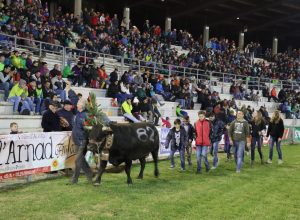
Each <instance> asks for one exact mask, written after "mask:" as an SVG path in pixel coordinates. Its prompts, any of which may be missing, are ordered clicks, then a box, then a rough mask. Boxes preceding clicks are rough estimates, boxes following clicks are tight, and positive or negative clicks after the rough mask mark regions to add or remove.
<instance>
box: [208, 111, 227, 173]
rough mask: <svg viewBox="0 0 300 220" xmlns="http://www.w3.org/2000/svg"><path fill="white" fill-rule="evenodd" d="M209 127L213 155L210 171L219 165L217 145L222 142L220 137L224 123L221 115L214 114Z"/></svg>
mask: <svg viewBox="0 0 300 220" xmlns="http://www.w3.org/2000/svg"><path fill="white" fill-rule="evenodd" d="M211 126H212V129H211V133H210V140H211V143H212V150H213V155H214V160H213V167H212V169H213V170H214V169H216V168H217V166H218V163H219V158H218V150H219V143H220V141H221V140H222V136H223V134H224V130H225V122H224V121H223V120H222V113H219V114H216V115H215V116H214V115H213V117H212V124H211Z"/></svg>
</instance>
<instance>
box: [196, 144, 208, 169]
mask: <svg viewBox="0 0 300 220" xmlns="http://www.w3.org/2000/svg"><path fill="white" fill-rule="evenodd" d="M207 151H208V146H197V151H196V156H197V170H198V171H201V168H202V167H201V161H202V157H203V159H204V163H205V167H206V170H209V163H208V159H207Z"/></svg>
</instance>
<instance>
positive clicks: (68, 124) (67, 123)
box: [57, 100, 74, 131]
mask: <svg viewBox="0 0 300 220" xmlns="http://www.w3.org/2000/svg"><path fill="white" fill-rule="evenodd" d="M63 105H64V107H63V108H62V109H59V110H58V111H57V115H58V116H59V117H60V121H61V122H62V123H61V124H62V131H72V128H73V119H74V115H73V113H72V108H73V104H72V102H70V101H69V100H66V101H64V103H63Z"/></svg>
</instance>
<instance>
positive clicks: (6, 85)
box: [0, 65, 14, 101]
mask: <svg viewBox="0 0 300 220" xmlns="http://www.w3.org/2000/svg"><path fill="white" fill-rule="evenodd" d="M10 70H11V68H10V66H8V65H5V66H4V69H3V70H2V71H1V72H0V89H1V90H4V101H6V100H7V98H8V95H9V89H10V86H11V85H12V82H11V80H12V77H13V75H14V74H13V72H11V71H10Z"/></svg>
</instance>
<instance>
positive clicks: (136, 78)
mask: <svg viewBox="0 0 300 220" xmlns="http://www.w3.org/2000/svg"><path fill="white" fill-rule="evenodd" d="M133 83H134V84H136V85H138V86H141V85H142V84H143V83H144V79H143V77H142V76H141V73H140V72H136V74H135V76H134V78H133Z"/></svg>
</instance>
